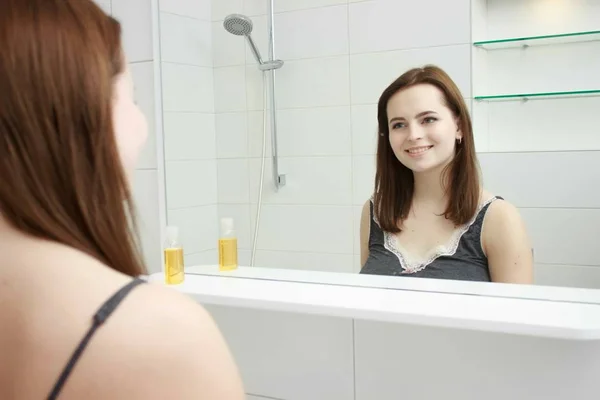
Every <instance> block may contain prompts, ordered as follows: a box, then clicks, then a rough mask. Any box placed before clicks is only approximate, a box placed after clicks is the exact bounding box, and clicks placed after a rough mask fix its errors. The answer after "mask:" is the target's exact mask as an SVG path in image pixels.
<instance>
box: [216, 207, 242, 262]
mask: <svg viewBox="0 0 600 400" xmlns="http://www.w3.org/2000/svg"><path fill="white" fill-rule="evenodd" d="M237 267H238V247H237V237H236V235H235V230H234V228H233V219H232V218H222V219H221V234H220V236H219V270H220V271H231V270H234V269H237Z"/></svg>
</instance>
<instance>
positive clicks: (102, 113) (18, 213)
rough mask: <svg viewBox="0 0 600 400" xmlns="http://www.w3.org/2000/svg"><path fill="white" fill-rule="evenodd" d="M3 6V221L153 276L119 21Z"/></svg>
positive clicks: (33, 5)
mask: <svg viewBox="0 0 600 400" xmlns="http://www.w3.org/2000/svg"><path fill="white" fill-rule="evenodd" d="M0 4H1V7H0V8H1V9H2V11H1V12H0V182H1V184H0V215H1V216H2V218H3V219H5V220H6V221H7V222H8V223H9V224H10V225H12V226H13V227H14V228H16V229H18V230H20V231H22V232H24V233H26V234H28V235H31V236H35V237H38V238H42V239H47V240H50V241H55V242H59V243H62V244H65V245H68V246H71V247H73V248H76V249H78V250H81V251H83V252H85V253H87V254H89V255H91V256H93V257H94V258H96V259H98V260H99V261H101V262H103V263H105V264H107V265H108V266H110V267H111V268H113V269H115V270H118V271H121V272H123V273H126V274H128V275H132V276H134V275H138V274H140V273H144V268H143V266H142V262H141V260H140V253H139V251H137V243H138V240H137V237H136V235H135V234H134V232H135V230H136V224H135V211H134V208H133V205H132V196H131V191H130V187H129V182H128V179H127V174H126V172H125V166H124V163H123V161H122V160H123V154H120V149H119V146H118V143H117V137H116V136H117V135H116V134H115V128H114V120H115V118H118V117H115V115H114V114H115V113H114V108H113V106H114V102H115V98H116V96H117V93H115V92H116V90H115V81H116V80H118V79H119V76H121V75H122V74H123V72H124V71H125V69H126V65H125V60H124V56H123V54H122V49H121V38H120V35H121V31H120V26H119V24H118V22H117V21H115V20H114V19H112V18H110V17H109V16H107V15H106V14H105V13H104V12H103V11H102V10H101V9H100V8H99V7H98V6H96V5H95V4H94V3H92V2H91V0H0Z"/></svg>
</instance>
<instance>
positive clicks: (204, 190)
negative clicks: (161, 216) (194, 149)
mask: <svg viewBox="0 0 600 400" xmlns="http://www.w3.org/2000/svg"><path fill="white" fill-rule="evenodd" d="M166 173H167V207H168V209H169V210H173V209H179V208H188V207H197V206H202V205H210V204H215V203H216V202H217V191H216V188H217V168H216V162H215V160H192V161H168V162H167V163H166Z"/></svg>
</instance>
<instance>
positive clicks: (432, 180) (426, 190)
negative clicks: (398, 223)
mask: <svg viewBox="0 0 600 400" xmlns="http://www.w3.org/2000/svg"><path fill="white" fill-rule="evenodd" d="M413 176H414V192H413V204H418V205H422V206H426V207H427V208H430V207H433V208H435V209H439V208H442V209H443V208H445V207H446V203H447V201H448V196H447V195H446V191H445V190H444V186H443V184H442V171H441V170H439V171H438V170H437V169H435V170H431V171H426V172H417V173H413Z"/></svg>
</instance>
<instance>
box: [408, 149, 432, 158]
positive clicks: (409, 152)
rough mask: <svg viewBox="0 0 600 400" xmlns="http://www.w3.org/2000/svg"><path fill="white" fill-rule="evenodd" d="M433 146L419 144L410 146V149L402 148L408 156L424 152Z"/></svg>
mask: <svg viewBox="0 0 600 400" xmlns="http://www.w3.org/2000/svg"><path fill="white" fill-rule="evenodd" d="M432 147H433V146H419V147H411V148H410V149H406V150H404V151H405V152H407V153H408V155H409V156H410V157H418V156H420V155H422V154H424V153H426V152H427V151H428V150H429V149H431V148H432Z"/></svg>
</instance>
